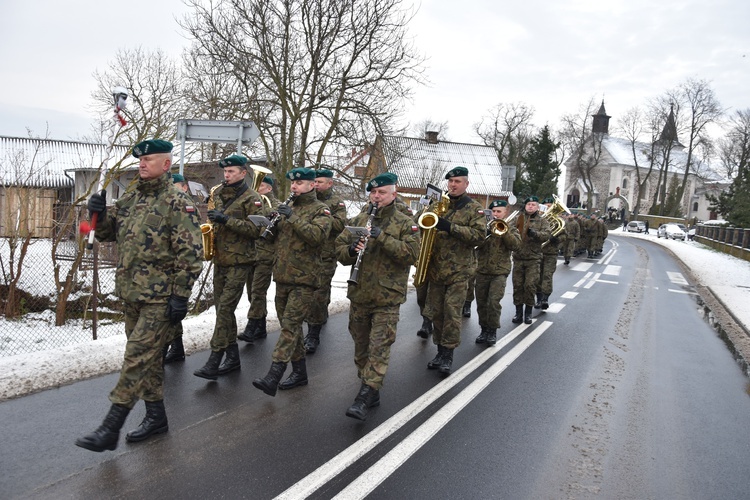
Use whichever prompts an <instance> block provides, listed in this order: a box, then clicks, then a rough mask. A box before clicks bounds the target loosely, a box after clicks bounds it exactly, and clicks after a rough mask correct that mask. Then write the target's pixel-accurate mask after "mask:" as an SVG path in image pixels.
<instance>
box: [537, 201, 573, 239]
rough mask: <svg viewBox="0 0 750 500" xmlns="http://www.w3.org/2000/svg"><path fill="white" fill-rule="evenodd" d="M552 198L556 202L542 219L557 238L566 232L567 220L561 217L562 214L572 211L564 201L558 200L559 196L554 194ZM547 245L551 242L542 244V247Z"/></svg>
mask: <svg viewBox="0 0 750 500" xmlns="http://www.w3.org/2000/svg"><path fill="white" fill-rule="evenodd" d="M552 198H554V200H555V202H554V203H553V204H552V206H551V207H549V208H548V209H547V210H546V211H545V212H544V213H543V214H542V217H544V218H545V219H547V221H548V222H549V225H550V228H551V229H552V236H557V235H558V234H560V233H562V232H563V231H564V230H565V219H563V218H562V217H560V214H562V213H563V212H565V213H570V210H569V209H568V207H566V206H565V204H564V203H563V202H562V201H560V198H558V197H557V195H554V194H553V195H552ZM547 243H549V241H545V242H544V243H542V247H545V246H547Z"/></svg>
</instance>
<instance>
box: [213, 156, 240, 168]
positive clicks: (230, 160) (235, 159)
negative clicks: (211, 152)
mask: <svg viewBox="0 0 750 500" xmlns="http://www.w3.org/2000/svg"><path fill="white" fill-rule="evenodd" d="M246 163H247V158H245V157H244V156H242V155H232V156H227V157H226V158H224V159H223V160H221V161H220V162H219V167H221V168H224V167H242V168H244V169H247V167H246V166H245V164H246Z"/></svg>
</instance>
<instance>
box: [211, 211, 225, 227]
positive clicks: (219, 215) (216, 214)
mask: <svg viewBox="0 0 750 500" xmlns="http://www.w3.org/2000/svg"><path fill="white" fill-rule="evenodd" d="M208 220H210V221H211V222H213V223H215V224H226V223H227V221H228V220H229V217H228V216H227V215H226V214H225V213H224V212H222V211H221V210H209V211H208Z"/></svg>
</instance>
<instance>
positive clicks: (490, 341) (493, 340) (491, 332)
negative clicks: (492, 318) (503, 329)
mask: <svg viewBox="0 0 750 500" xmlns="http://www.w3.org/2000/svg"><path fill="white" fill-rule="evenodd" d="M495 344H497V328H487V345H488V346H493V345H495Z"/></svg>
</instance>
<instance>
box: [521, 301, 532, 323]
mask: <svg viewBox="0 0 750 500" xmlns="http://www.w3.org/2000/svg"><path fill="white" fill-rule="evenodd" d="M532 312H533V311H532V309H531V306H530V305H528V304H526V312H525V313H524V315H523V322H524V323H526V324H527V325H530V324H531V313H532Z"/></svg>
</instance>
